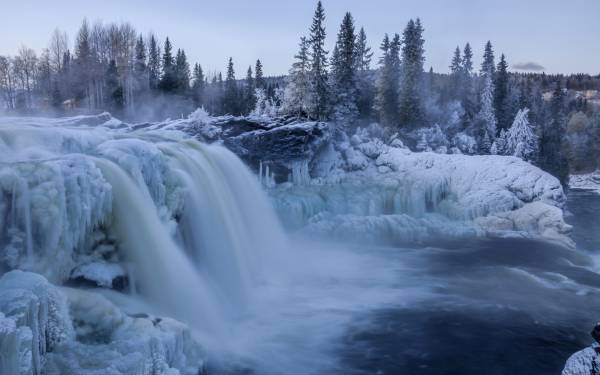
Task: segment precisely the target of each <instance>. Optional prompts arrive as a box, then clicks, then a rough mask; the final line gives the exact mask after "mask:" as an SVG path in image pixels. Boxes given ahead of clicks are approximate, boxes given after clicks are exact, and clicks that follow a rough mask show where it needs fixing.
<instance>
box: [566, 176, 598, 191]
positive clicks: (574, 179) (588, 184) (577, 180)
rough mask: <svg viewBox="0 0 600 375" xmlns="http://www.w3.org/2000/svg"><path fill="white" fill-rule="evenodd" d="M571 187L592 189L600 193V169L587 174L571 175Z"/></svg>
mask: <svg viewBox="0 0 600 375" xmlns="http://www.w3.org/2000/svg"><path fill="white" fill-rule="evenodd" d="M569 188H571V189H580V190H590V191H594V192H597V193H600V170H597V171H594V172H592V173H587V174H572V175H570V176H569Z"/></svg>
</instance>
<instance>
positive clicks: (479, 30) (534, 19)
mask: <svg viewBox="0 0 600 375" xmlns="http://www.w3.org/2000/svg"><path fill="white" fill-rule="evenodd" d="M0 2H2V3H5V4H3V5H2V6H1V7H0V9H1V11H0V55H14V54H16V52H17V50H18V48H19V46H21V45H26V46H27V47H30V48H33V49H35V50H37V51H38V52H39V51H41V50H42V49H43V48H44V47H46V46H47V45H48V42H49V39H50V35H51V33H52V31H53V30H54V29H55V28H57V27H58V28H59V29H61V30H63V31H66V32H67V33H68V35H69V41H70V43H71V44H72V43H73V40H74V36H75V35H76V32H77V29H78V27H79V25H80V24H81V21H82V19H83V18H84V17H87V18H88V20H89V21H90V22H94V21H96V20H101V21H104V22H106V23H108V22H121V21H126V22H130V23H131V24H132V25H133V26H135V28H136V29H137V30H138V31H139V32H141V33H142V34H143V35H146V34H147V33H148V32H150V31H152V32H154V33H155V34H156V35H157V36H158V37H159V38H160V39H163V38H164V37H166V36H169V38H170V39H171V41H172V43H173V44H174V47H175V48H183V49H185V51H186V54H187V56H188V59H189V60H190V62H191V63H195V62H199V63H200V64H201V65H202V67H203V68H204V70H205V71H206V72H214V71H224V70H225V66H226V63H227V59H228V58H229V57H230V56H231V57H233V60H234V63H235V65H236V71H237V75H238V77H239V78H241V77H243V76H244V75H245V71H246V69H247V67H248V66H249V65H253V64H254V62H255V61H256V59H258V58H260V59H261V61H262V62H263V65H264V71H265V74H267V75H278V74H285V73H286V72H287V71H288V70H289V67H290V66H291V63H292V61H293V56H294V54H295V53H296V51H297V45H298V41H299V38H300V37H301V36H303V35H306V34H307V33H308V28H309V26H310V23H311V19H312V15H313V12H314V8H315V6H316V0H290V1H283V0H252V1H251V0H219V1H207V0H103V1H96V0H52V1H49V0H20V1H9V0H0ZM323 5H324V7H325V11H326V15H327V35H328V47H329V50H331V49H332V46H333V44H334V43H335V35H336V34H337V31H338V28H339V23H340V22H341V20H342V18H343V16H344V13H345V12H347V11H350V12H351V13H352V15H353V16H354V19H355V23H356V26H357V28H359V27H361V26H363V27H364V28H365V31H366V33H367V37H368V39H369V44H370V45H371V47H372V48H373V49H374V50H375V53H376V56H377V55H378V54H379V50H378V46H379V44H380V42H381V40H382V38H383V36H384V34H385V33H390V34H393V33H401V32H402V30H403V28H404V26H405V25H406V23H407V22H408V20H409V19H411V18H416V17H420V18H421V21H422V23H423V26H424V27H425V35H424V37H425V49H426V55H425V57H426V62H425V67H426V69H429V67H433V69H434V70H435V71H436V72H447V71H448V66H449V64H450V59H451V57H452V53H453V51H454V49H455V48H456V46H457V45H460V46H461V48H462V46H463V45H464V44H465V43H466V42H470V43H471V45H472V47H473V50H474V53H475V58H476V61H475V62H476V66H478V65H479V64H480V61H481V55H482V50H483V46H484V44H485V42H486V41H487V40H488V39H489V40H491V41H492V44H493V46H494V50H495V52H496V55H497V56H499V55H500V53H504V54H505V55H506V58H507V61H508V63H509V65H510V66H511V68H512V70H513V71H517V70H518V69H525V70H534V71H545V72H547V73H579V72H581V73H590V74H599V73H600V22H599V20H600V18H599V15H600V0H323ZM375 61H376V60H375ZM375 61H374V62H375Z"/></svg>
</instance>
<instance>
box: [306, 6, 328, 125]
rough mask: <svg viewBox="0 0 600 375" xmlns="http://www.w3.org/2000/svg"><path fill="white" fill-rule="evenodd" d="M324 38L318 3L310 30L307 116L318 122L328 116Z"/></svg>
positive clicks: (320, 7) (322, 20)
mask: <svg viewBox="0 0 600 375" xmlns="http://www.w3.org/2000/svg"><path fill="white" fill-rule="evenodd" d="M325 36H326V33H325V10H324V9H323V4H322V3H321V1H319V2H318V3H317V9H316V11H315V15H314V17H313V22H312V25H311V28H310V37H309V43H310V47H311V51H310V59H311V69H310V86H309V90H310V91H309V96H308V97H309V100H310V106H309V108H308V110H309V115H310V116H311V117H313V118H315V119H318V120H325V119H327V116H328V115H329V85H328V79H327V51H326V50H325Z"/></svg>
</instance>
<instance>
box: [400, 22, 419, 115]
mask: <svg viewBox="0 0 600 375" xmlns="http://www.w3.org/2000/svg"><path fill="white" fill-rule="evenodd" d="M424 43H425V41H424V40H423V27H422V26H421V21H420V20H419V19H418V18H417V20H416V21H413V20H410V21H409V22H408V25H407V26H406V29H405V30H404V33H403V43H402V78H401V80H400V110H399V116H400V118H399V120H400V124H401V126H409V127H414V126H417V125H423V123H424V120H425V115H424V106H423V99H422V94H423V93H422V91H423V64H424V62H425V56H424V54H425V50H424V48H423V45H424Z"/></svg>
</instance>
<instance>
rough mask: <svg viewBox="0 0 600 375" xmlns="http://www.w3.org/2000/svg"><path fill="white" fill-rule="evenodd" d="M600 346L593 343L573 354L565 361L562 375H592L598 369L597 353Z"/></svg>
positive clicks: (599, 360)
mask: <svg viewBox="0 0 600 375" xmlns="http://www.w3.org/2000/svg"><path fill="white" fill-rule="evenodd" d="M596 350H600V345H598V344H596V343H594V344H593V345H592V346H590V347H587V348H585V349H583V350H581V351H578V352H577V353H575V354H573V355H572V356H571V357H569V359H568V360H567V363H566V364H565V368H564V369H563V371H562V375H590V374H594V373H595V372H596V371H597V370H598V367H600V358H598V357H599V355H598V352H597V351H596Z"/></svg>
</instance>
